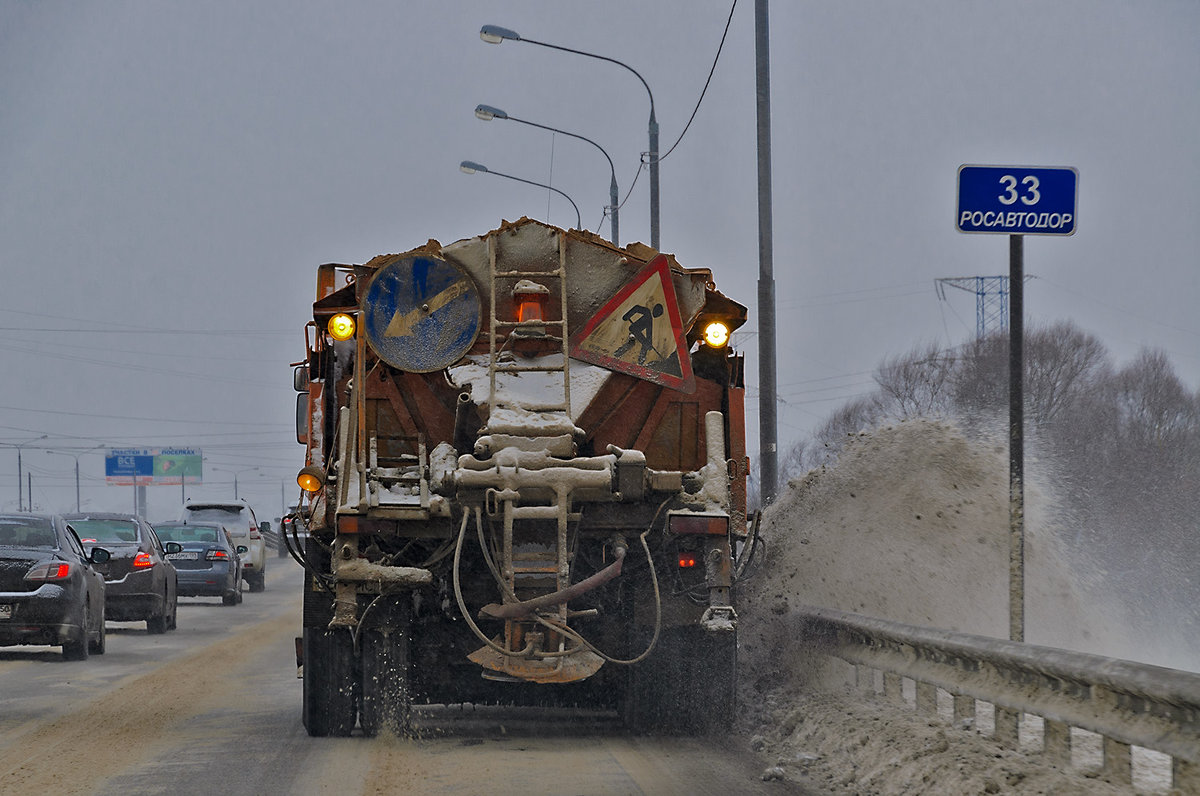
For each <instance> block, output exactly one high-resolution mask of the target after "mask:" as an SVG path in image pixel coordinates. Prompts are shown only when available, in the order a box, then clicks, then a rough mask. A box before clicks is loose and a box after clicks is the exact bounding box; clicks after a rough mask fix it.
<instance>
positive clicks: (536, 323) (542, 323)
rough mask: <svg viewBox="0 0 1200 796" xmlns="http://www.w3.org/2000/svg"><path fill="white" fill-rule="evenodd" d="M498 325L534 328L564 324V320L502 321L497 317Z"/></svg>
mask: <svg viewBox="0 0 1200 796" xmlns="http://www.w3.org/2000/svg"><path fill="white" fill-rule="evenodd" d="M496 325H497V326H503V327H505V328H508V327H510V326H516V327H518V328H519V327H529V328H533V327H535V326H562V325H563V322H562V321H502V320H500V319H499V318H497V319H496Z"/></svg>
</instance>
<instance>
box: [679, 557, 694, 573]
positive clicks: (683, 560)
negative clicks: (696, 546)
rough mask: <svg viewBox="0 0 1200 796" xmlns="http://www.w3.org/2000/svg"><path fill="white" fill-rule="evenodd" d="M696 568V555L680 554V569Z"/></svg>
mask: <svg viewBox="0 0 1200 796" xmlns="http://www.w3.org/2000/svg"><path fill="white" fill-rule="evenodd" d="M694 566H696V557H695V556H694V555H691V554H688V553H680V554H679V568H680V569H691V568H692V567H694Z"/></svg>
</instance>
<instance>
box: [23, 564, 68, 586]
mask: <svg viewBox="0 0 1200 796" xmlns="http://www.w3.org/2000/svg"><path fill="white" fill-rule="evenodd" d="M70 575H71V565H70V564H67V563H65V562H62V561H50V562H47V563H45V564H38V565H37V566H36V567H34V568H33V569H31V570H29V571H28V572H26V573H25V580H31V581H34V582H36V583H49V582H53V581H56V580H66V579H67V578H68V577H70Z"/></svg>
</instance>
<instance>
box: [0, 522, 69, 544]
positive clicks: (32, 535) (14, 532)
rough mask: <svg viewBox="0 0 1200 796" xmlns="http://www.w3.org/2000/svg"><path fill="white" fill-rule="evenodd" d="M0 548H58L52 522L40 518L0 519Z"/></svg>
mask: <svg viewBox="0 0 1200 796" xmlns="http://www.w3.org/2000/svg"><path fill="white" fill-rule="evenodd" d="M0 546H4V547H57V546H58V540H57V539H56V537H55V534H54V528H53V526H51V525H50V521H49V520H46V519H42V518H40V517H0Z"/></svg>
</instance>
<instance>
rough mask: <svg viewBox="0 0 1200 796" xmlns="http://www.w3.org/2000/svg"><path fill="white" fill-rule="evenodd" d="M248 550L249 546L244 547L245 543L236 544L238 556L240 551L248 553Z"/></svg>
mask: <svg viewBox="0 0 1200 796" xmlns="http://www.w3.org/2000/svg"><path fill="white" fill-rule="evenodd" d="M248 552H250V548H249V547H246V545H244V544H240V545H238V546H237V554H238V555H239V556H240V555H241V554H242V553H248Z"/></svg>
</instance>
